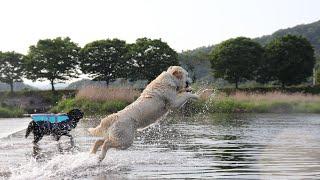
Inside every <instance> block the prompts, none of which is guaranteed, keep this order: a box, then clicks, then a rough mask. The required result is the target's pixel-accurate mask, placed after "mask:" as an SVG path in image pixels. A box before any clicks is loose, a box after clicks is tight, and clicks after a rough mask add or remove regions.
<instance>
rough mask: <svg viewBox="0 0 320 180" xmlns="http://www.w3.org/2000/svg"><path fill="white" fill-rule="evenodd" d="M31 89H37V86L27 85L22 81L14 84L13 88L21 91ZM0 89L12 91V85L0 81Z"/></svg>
mask: <svg viewBox="0 0 320 180" xmlns="http://www.w3.org/2000/svg"><path fill="white" fill-rule="evenodd" d="M27 89H29V90H31V89H36V88H35V87H32V86H29V85H26V84H24V83H22V82H17V83H14V84H13V90H14V91H21V90H27ZM0 91H10V86H9V85H8V84H5V83H1V82H0Z"/></svg>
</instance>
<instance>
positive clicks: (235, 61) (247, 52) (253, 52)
mask: <svg viewBox="0 0 320 180" xmlns="http://www.w3.org/2000/svg"><path fill="white" fill-rule="evenodd" d="M262 55H263V48H262V47H261V45H260V44H258V43H256V42H254V41H252V40H251V39H249V38H245V37H238V38H235V39H229V40H226V41H223V42H222V43H220V44H219V45H217V46H216V47H215V48H214V49H213V51H212V52H211V54H210V57H211V61H210V62H211V65H212V68H213V73H214V76H215V77H216V78H223V79H225V80H227V81H228V82H231V83H235V86H236V88H238V84H239V82H241V81H245V80H253V79H255V76H256V72H257V69H258V67H259V65H260V62H261V59H262Z"/></svg>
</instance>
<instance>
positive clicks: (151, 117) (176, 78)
mask: <svg viewBox="0 0 320 180" xmlns="http://www.w3.org/2000/svg"><path fill="white" fill-rule="evenodd" d="M189 81H190V78H189V77H188V73H187V71H185V70H184V69H183V68H181V67H179V66H172V67H170V68H169V69H168V70H167V71H165V72H163V73H161V74H160V75H159V76H158V77H157V78H156V79H155V80H153V81H152V82H151V83H150V84H149V85H148V86H147V87H146V88H145V90H144V91H143V92H142V94H141V96H140V97H139V98H138V99H137V100H136V101H135V102H133V103H132V104H130V105H129V106H127V107H126V108H125V109H123V110H121V111H119V112H117V113H114V114H111V115H109V116H107V117H105V118H104V119H102V120H101V123H100V125H98V126H97V127H95V128H89V129H88V130H89V132H90V134H91V135H94V136H102V137H103V139H99V140H97V141H96V142H95V144H94V145H93V147H92V150H91V153H92V154H95V153H96V152H97V150H98V149H99V147H100V146H102V152H101V155H100V157H99V158H100V160H103V159H104V157H105V155H106V152H107V150H108V149H109V148H117V149H126V148H128V147H130V146H131V145H132V143H133V139H134V133H135V131H136V129H138V128H144V127H146V126H148V125H150V124H152V123H154V122H156V121H157V120H158V119H159V118H160V117H161V116H163V115H164V114H165V113H166V112H168V110H170V109H175V108H179V107H180V106H182V105H183V104H184V103H185V102H186V101H188V100H189V99H199V96H198V95H196V94H192V93H191V92H189V91H190V89H189V88H188V84H189V83H190V82H189Z"/></svg>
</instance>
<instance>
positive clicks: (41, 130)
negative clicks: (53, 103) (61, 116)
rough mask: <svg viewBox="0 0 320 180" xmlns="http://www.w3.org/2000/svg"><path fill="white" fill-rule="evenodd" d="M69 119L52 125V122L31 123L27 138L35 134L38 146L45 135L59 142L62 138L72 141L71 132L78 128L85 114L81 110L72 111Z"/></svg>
mask: <svg viewBox="0 0 320 180" xmlns="http://www.w3.org/2000/svg"><path fill="white" fill-rule="evenodd" d="M66 115H67V116H68V119H67V120H65V121H62V122H55V123H52V122H50V121H34V120H33V121H31V122H30V123H29V126H28V128H27V131H26V136H25V137H26V138H27V137H28V136H29V134H30V133H31V132H33V135H34V140H33V143H34V144H36V143H37V142H39V141H40V140H41V138H42V137H43V136H44V135H50V134H51V135H53V137H54V138H55V139H56V140H57V141H59V139H60V137H61V136H68V137H70V138H71V139H72V136H71V134H69V132H70V131H71V130H72V129H74V128H75V127H76V126H77V123H78V122H79V121H80V119H81V118H82V117H83V112H82V111H81V110H79V109H72V110H71V111H69V112H68V113H67V114H66Z"/></svg>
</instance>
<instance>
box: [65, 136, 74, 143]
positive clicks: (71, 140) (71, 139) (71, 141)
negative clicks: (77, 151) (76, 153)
mask: <svg viewBox="0 0 320 180" xmlns="http://www.w3.org/2000/svg"><path fill="white" fill-rule="evenodd" d="M65 136H68V137H69V138H70V144H71V146H74V141H73V137H72V135H71V134H65Z"/></svg>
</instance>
